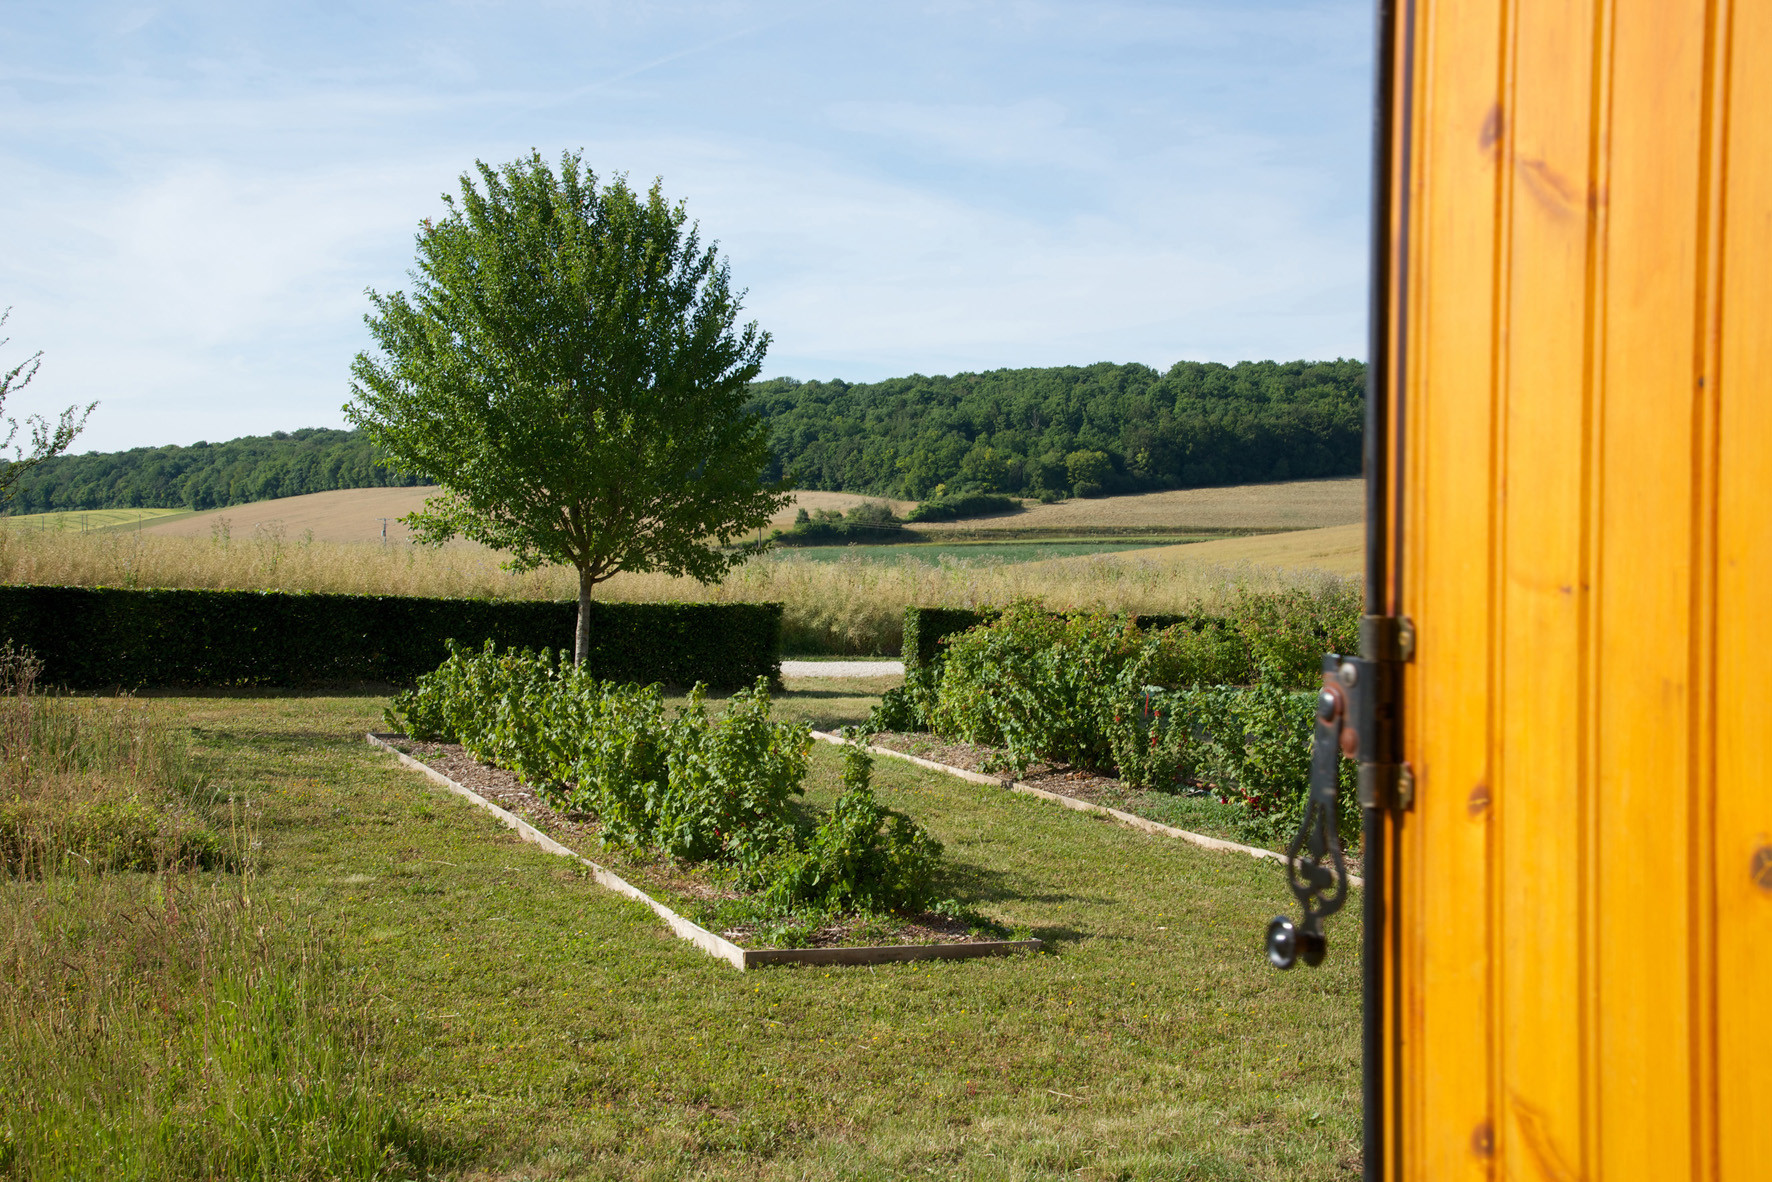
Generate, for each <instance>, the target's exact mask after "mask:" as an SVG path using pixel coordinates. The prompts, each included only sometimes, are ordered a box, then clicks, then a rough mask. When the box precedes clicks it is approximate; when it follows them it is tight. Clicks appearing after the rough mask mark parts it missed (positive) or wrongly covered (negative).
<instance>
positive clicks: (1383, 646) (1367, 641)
mask: <svg viewBox="0 0 1772 1182" xmlns="http://www.w3.org/2000/svg"><path fill="white" fill-rule="evenodd" d="M1360 655H1361V656H1362V657H1365V658H1366V659H1367V660H1369V661H1401V662H1403V663H1404V664H1408V663H1409V662H1410V661H1413V660H1414V659H1415V621H1414V620H1411V619H1410V618H1409V617H1408V616H1361V617H1360Z"/></svg>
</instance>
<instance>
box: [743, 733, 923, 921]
mask: <svg viewBox="0 0 1772 1182" xmlns="http://www.w3.org/2000/svg"><path fill="white" fill-rule="evenodd" d="M846 737H848V738H850V739H851V740H860V739H861V738H862V736H861V735H859V734H857V733H855V732H854V731H853V730H851V731H850V732H848V733H847V735H846ZM873 762H874V761H873V757H872V756H871V755H869V754H868V753H867V751H866V750H865V749H864V748H863V747H860V746H856V745H854V744H853V743H852V745H850V746H846V747H844V748H843V792H842V795H840V796H838V797H837V801H836V803H835V804H834V805H832V806H831V811H830V812H829V813H828V814H826V816H825V819H824V821H823V822H822V823H821V824H820V825H819V827H818V829H817V830H816V831H815V832H814V833H813V834H812V837H811V839H810V840H809V841H808V842H806V843H805V845H804V846H803V847H801V848H798V849H794V850H791V851H788V852H785V853H783V854H780V855H778V856H777V858H775V859H774V860H773V862H772V863H771V864H770V865H769V866H768V867H767V878H766V881H767V886H766V887H765V890H764V900H765V902H766V904H768V905H769V906H771V907H774V908H777V909H779V910H782V911H793V910H795V909H798V908H804V907H806V906H808V905H811V906H816V907H820V908H823V909H825V910H856V911H865V912H882V911H911V912H915V911H921V910H923V909H924V908H925V907H927V906H929V905H930V903H931V902H933V898H932V893H933V889H934V879H935V873H936V870H937V869H938V867H939V866H940V863H941V852H942V851H941V843H940V842H938V841H936V840H935V839H934V838H932V837H930V836H929V835H928V834H927V833H925V832H924V831H923V829H922V827H921V826H919V825H918V824H917V823H916V822H915V821H913V820H911V819H910V818H909V817H907V816H905V815H904V814H903V813H900V812H896V811H894V810H892V809H888V808H886V807H885V806H883V805H881V804H880V803H879V801H878V800H876V799H875V797H874V791H873V787H872V785H871V776H872V771H873Z"/></svg>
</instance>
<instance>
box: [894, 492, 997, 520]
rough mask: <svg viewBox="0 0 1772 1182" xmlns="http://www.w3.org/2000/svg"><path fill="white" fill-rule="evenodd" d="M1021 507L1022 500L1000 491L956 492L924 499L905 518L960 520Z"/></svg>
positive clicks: (987, 515)
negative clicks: (1007, 495)
mask: <svg viewBox="0 0 1772 1182" xmlns="http://www.w3.org/2000/svg"><path fill="white" fill-rule="evenodd" d="M1020 508H1021V501H1020V500H1018V499H1017V498H1015V497H1006V496H1003V495H1002V494H1000V493H987V492H972V493H956V494H954V495H952V496H945V497H936V498H934V499H932V500H927V501H924V502H922V503H921V504H919V505H917V506H916V507H915V508H914V509H912V510H911V511H910V512H908V513H906V514H905V515H904V519H905V520H906V521H959V520H961V519H963V518H967V517H989V516H992V515H994V514H998V513H1013V512H1015V511H1016V510H1017V509H1020Z"/></svg>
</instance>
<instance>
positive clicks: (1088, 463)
mask: <svg viewBox="0 0 1772 1182" xmlns="http://www.w3.org/2000/svg"><path fill="white" fill-rule="evenodd" d="M1064 468H1065V471H1066V472H1068V473H1069V474H1070V478H1071V491H1073V492H1075V493H1076V494H1077V495H1078V496H1080V497H1099V496H1100V495H1101V494H1102V492H1103V491H1104V490H1105V488H1106V486H1107V482H1108V481H1109V480H1111V479H1113V475H1114V462H1113V460H1112V459H1110V458H1109V457H1108V454H1107V453H1106V452H1105V451H1089V450H1079V451H1074V452H1072V453H1071V454H1070V455H1068V456H1066V457H1065V458H1064Z"/></svg>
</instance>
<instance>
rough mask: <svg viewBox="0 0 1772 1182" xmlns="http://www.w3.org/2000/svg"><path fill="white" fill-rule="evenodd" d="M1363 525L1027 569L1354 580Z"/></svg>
mask: <svg viewBox="0 0 1772 1182" xmlns="http://www.w3.org/2000/svg"><path fill="white" fill-rule="evenodd" d="M1365 547H1366V527H1365V526H1364V525H1361V524H1355V525H1333V526H1328V527H1326V528H1323V529H1304V530H1296V531H1294V532H1292V533H1282V534H1261V535H1258V536H1256V537H1248V538H1215V539H1213V540H1212V541H1210V542H1195V543H1193V544H1192V545H1187V546H1152V547H1150V548H1148V549H1141V550H1122V551H1120V552H1119V553H1117V554H1099V555H1095V556H1092V557H1089V558H1054V559H1049V560H1047V561H1045V562H1030V563H1027V564H1026V567H1025V569H1026V570H1027V572H1028V573H1030V574H1033V575H1034V576H1035V577H1039V575H1041V574H1044V573H1046V572H1050V577H1053V578H1055V579H1066V578H1075V577H1077V574H1076V569H1075V568H1076V567H1077V565H1078V564H1079V563H1090V564H1094V565H1097V566H1099V565H1102V564H1110V563H1120V564H1127V565H1129V566H1134V567H1157V568H1160V569H1169V570H1176V571H1179V570H1180V569H1181V568H1184V567H1191V568H1194V569H1196V570H1200V571H1205V570H1210V569H1213V568H1222V567H1243V566H1248V567H1270V568H1274V569H1280V570H1319V571H1327V572H1328V573H1330V574H1335V575H1346V576H1358V575H1359V574H1360V573H1361V571H1362V570H1363V569H1364V562H1365Z"/></svg>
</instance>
